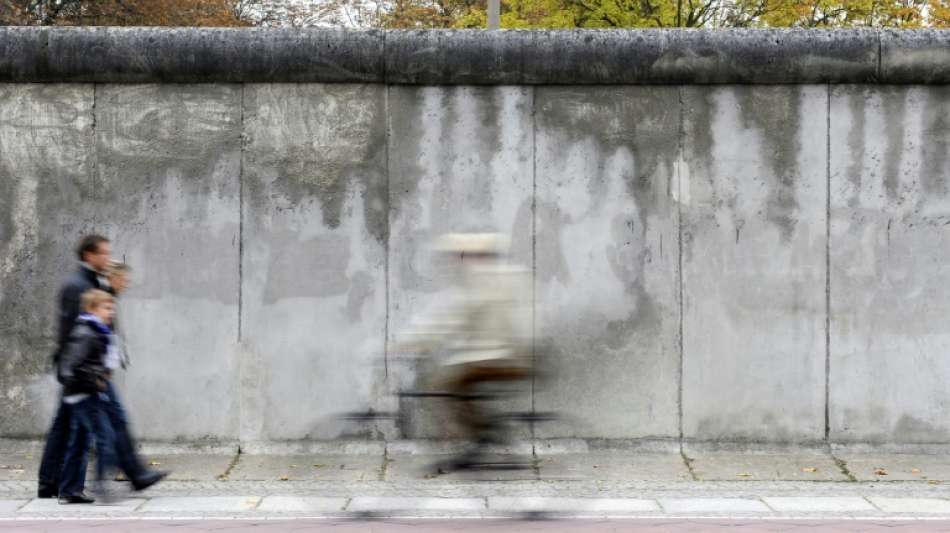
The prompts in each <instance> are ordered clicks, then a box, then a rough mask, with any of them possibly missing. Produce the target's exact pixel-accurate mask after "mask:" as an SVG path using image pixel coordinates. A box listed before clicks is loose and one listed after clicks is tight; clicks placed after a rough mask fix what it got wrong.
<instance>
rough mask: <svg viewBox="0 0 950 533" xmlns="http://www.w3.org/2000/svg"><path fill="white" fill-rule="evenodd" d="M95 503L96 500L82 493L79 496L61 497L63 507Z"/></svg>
mask: <svg viewBox="0 0 950 533" xmlns="http://www.w3.org/2000/svg"><path fill="white" fill-rule="evenodd" d="M94 501H96V499H95V498H93V497H92V496H89V495H87V494H86V493H85V492H80V493H78V494H68V495H65V496H60V497H59V503H61V504H63V505H67V504H71V503H92V502H94Z"/></svg>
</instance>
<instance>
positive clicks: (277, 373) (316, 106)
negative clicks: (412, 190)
mask: <svg viewBox="0 0 950 533" xmlns="http://www.w3.org/2000/svg"><path fill="white" fill-rule="evenodd" d="M244 91H245V95H244V106H245V107H244V109H245V114H244V132H243V135H244V138H245V143H246V146H245V150H244V167H243V180H242V184H243V196H242V220H243V226H242V228H243V234H242V242H243V243H244V247H243V256H242V268H241V291H240V293H241V295H242V300H241V301H242V313H241V319H240V320H241V325H240V348H239V351H238V352H237V353H236V354H235V355H236V356H237V357H238V358H240V368H241V369H240V376H241V377H240V380H241V381H240V384H239V385H238V387H237V388H236V390H235V395H236V396H237V397H238V398H239V400H240V404H241V413H242V417H241V427H240V433H239V435H240V438H241V441H242V442H253V441H259V440H264V441H267V440H271V441H274V440H277V441H282V440H288V441H293V440H319V439H333V438H346V437H349V438H356V437H358V438H362V439H373V438H378V431H377V430H376V428H375V427H373V426H367V427H362V426H358V425H344V424H343V423H341V422H340V421H339V420H338V419H337V418H336V415H338V414H340V413H344V412H349V411H361V410H362V411H366V410H367V409H369V408H372V407H378V406H377V405H376V399H377V398H379V397H380V396H382V394H383V393H384V392H385V389H384V385H383V384H384V378H385V376H384V368H383V364H382V363H383V357H384V353H385V352H384V342H385V331H386V235H387V227H388V223H387V216H388V215H387V213H388V198H387V194H386V191H387V189H386V156H387V152H386V142H385V139H386V129H385V125H386V116H385V112H384V107H383V106H384V99H385V89H383V88H382V87H379V86H369V85H362V86H358V85H281V84H274V85H248V86H246V87H245V89H244Z"/></svg>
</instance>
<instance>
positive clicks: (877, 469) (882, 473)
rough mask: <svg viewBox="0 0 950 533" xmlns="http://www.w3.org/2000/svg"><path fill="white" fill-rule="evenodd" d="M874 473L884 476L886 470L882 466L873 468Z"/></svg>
mask: <svg viewBox="0 0 950 533" xmlns="http://www.w3.org/2000/svg"><path fill="white" fill-rule="evenodd" d="M874 473H875V474H876V475H878V476H886V475H887V470H885V469H883V468H875V469H874Z"/></svg>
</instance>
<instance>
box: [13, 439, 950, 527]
mask: <svg viewBox="0 0 950 533" xmlns="http://www.w3.org/2000/svg"><path fill="white" fill-rule="evenodd" d="M390 451H392V450H390ZM36 457H37V454H35V453H33V451H32V450H30V449H24V450H14V451H10V452H7V453H0V520H18V521H22V520H28V519H30V520H32V519H46V520H48V519H59V518H70V519H85V518H95V519H112V520H115V519H130V518H131V519H145V518H149V519H155V518H167V519H180V518H208V517H211V518H232V519H233V518H243V519H262V518H306V517H319V518H328V517H329V518H354V517H356V518H359V517H427V518H433V517H453V518H459V517H479V518H512V517H534V516H552V517H564V518H604V517H613V518H650V517H656V518H674V517H682V518H689V519H697V518H704V517H708V518H716V517H720V518H721V517H745V518H750V519H757V520H776V519H806V518H816V517H822V518H828V517H837V518H847V519H882V518H886V519H897V520H907V519H927V520H933V519H950V460H948V459H950V456H947V455H924V454H917V455H912V454H875V455H871V454H853V453H852V454H841V455H839V454H834V455H832V454H831V453H828V452H816V451H808V452H800V451H799V452H794V453H736V452H722V451H712V452H710V451H690V450H686V451H685V452H684V453H678V452H677V453H659V452H657V453H643V452H640V453H632V452H618V451H612V452H606V451H595V452H589V453H560V454H541V455H534V454H529V455H525V456H521V459H522V460H523V461H525V462H526V463H527V468H525V469H521V470H505V471H477V472H467V473H455V474H451V475H433V473H432V470H431V468H429V466H430V465H431V464H433V463H434V462H436V461H438V460H440V459H442V458H444V456H438V455H428V454H413V453H384V454H375V455H366V454H349V453H335V454H326V453H298V454H296V455H253V454H236V453H219V454H194V453H190V454H188V453H186V454H181V453H179V454H170V453H169V454H162V455H152V456H150V459H149V460H150V462H151V463H152V464H153V467H155V468H168V469H171V470H172V471H173V475H172V477H171V478H170V479H169V480H168V481H166V482H163V483H161V484H159V485H158V486H156V487H155V488H153V489H150V490H149V491H146V492H145V493H141V494H131V495H130V499H128V500H126V501H124V502H122V503H120V504H118V505H113V506H98V505H86V506H77V505H71V506H70V505H67V506H64V505H59V504H58V503H57V502H56V501H54V500H37V499H34V498H33V496H35V490H36V481H35V476H36V462H37V459H36ZM116 486H117V487H125V486H126V484H119V483H117V484H116Z"/></svg>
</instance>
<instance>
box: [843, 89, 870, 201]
mask: <svg viewBox="0 0 950 533" xmlns="http://www.w3.org/2000/svg"><path fill="white" fill-rule="evenodd" d="M870 95H871V92H870V91H869V90H868V89H851V90H849V91H848V93H847V96H846V98H847V101H848V110H849V112H850V114H851V129H849V130H848V154H842V155H846V157H847V158H848V159H849V160H850V164H849V165H848V171H847V172H848V175H847V178H848V181H850V182H851V185H852V190H853V191H854V194H853V195H852V196H851V198H849V199H848V206H849V207H852V208H854V207H858V206H859V205H860V202H861V194H860V192H861V186H862V183H863V182H864V173H865V168H864V154H865V142H864V136H865V129H866V127H865V124H866V122H867V118H866V113H867V111H866V109H867V105H868V100H869V97H870Z"/></svg>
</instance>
